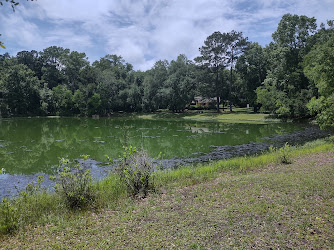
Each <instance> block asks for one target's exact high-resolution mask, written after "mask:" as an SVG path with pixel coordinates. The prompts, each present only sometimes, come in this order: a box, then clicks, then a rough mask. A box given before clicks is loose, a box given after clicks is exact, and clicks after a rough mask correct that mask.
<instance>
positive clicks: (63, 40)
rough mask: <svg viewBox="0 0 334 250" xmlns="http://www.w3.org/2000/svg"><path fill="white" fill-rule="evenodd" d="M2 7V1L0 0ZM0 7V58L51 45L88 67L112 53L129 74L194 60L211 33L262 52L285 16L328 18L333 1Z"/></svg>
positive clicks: (189, 0) (164, 0) (101, 1)
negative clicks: (239, 35) (240, 38)
mask: <svg viewBox="0 0 334 250" xmlns="http://www.w3.org/2000/svg"><path fill="white" fill-rule="evenodd" d="M2 2H4V1H2ZM19 2H20V5H18V6H17V7H16V11H15V12H13V11H12V9H11V7H10V5H9V4H8V3H4V6H0V34H2V36H1V37H0V41H2V42H4V44H5V46H6V49H1V48H0V54H3V53H6V52H8V53H10V55H12V56H15V55H16V53H17V52H19V51H23V50H27V51H31V50H37V51H42V50H43V49H45V48H47V47H49V46H60V47H63V48H69V49H70V50H71V51H78V52H85V53H86V55H87V57H88V58H89V61H90V62H93V61H95V60H99V59H100V58H101V57H104V56H105V55H107V54H116V55H120V56H122V57H123V59H124V60H125V61H126V62H128V63H131V64H132V65H133V66H134V69H135V70H142V71H144V70H148V69H150V68H151V67H152V66H153V65H154V63H155V62H157V61H158V60H164V59H167V60H168V61H171V60H175V59H176V58H177V56H178V55H179V54H185V55H186V56H187V57H188V59H191V60H192V59H193V58H195V57H197V56H199V51H198V49H199V48H200V47H201V46H202V45H203V44H204V40H205V39H206V38H207V37H208V36H209V35H211V34H212V33H213V32H215V31H220V32H222V33H223V32H230V31H231V30H236V31H238V32H240V31H241V32H243V35H244V36H245V37H248V39H249V41H251V42H258V43H259V44H261V45H262V46H265V45H267V44H269V43H270V42H271V41H272V37H271V34H272V33H273V32H274V31H275V30H276V29H277V25H278V23H279V21H280V19H281V17H282V16H283V15H284V14H286V13H290V14H297V15H306V16H308V17H315V18H316V19H317V22H318V25H319V24H320V23H321V22H323V23H326V21H327V20H331V19H334V0H247V1H246V0H37V1H33V2H31V1H28V2H27V1H25V0H21V1H19Z"/></svg>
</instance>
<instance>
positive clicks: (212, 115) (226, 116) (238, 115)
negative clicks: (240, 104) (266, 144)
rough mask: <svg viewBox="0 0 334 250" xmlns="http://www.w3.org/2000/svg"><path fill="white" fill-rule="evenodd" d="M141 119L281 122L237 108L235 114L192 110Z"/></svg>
mask: <svg viewBox="0 0 334 250" xmlns="http://www.w3.org/2000/svg"><path fill="white" fill-rule="evenodd" d="M138 117H139V118H141V119H154V120H157V119H169V120H170V119H182V120H192V121H205V122H208V121H214V122H224V123H251V124H267V123H271V122H280V120H279V119H272V118H270V116H269V115H268V114H264V113H254V112H252V111H251V110H250V109H245V108H235V109H234V111H233V112H230V111H228V110H225V111H221V113H216V112H215V111H213V110H201V111H196V110H190V111H188V112H185V113H170V112H161V113H154V114H142V115H139V116H138Z"/></svg>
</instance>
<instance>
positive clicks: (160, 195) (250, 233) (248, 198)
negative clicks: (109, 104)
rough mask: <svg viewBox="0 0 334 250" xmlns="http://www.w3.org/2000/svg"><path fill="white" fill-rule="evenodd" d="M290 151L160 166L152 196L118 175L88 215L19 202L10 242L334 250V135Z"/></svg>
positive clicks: (1, 243) (45, 202)
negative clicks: (131, 190) (130, 190)
mask: <svg viewBox="0 0 334 250" xmlns="http://www.w3.org/2000/svg"><path fill="white" fill-rule="evenodd" d="M290 152H291V156H290V157H291V161H292V163H291V164H281V163H280V157H279V154H278V152H277V151H274V152H271V153H266V154H263V155H259V156H252V157H239V158H234V159H230V160H226V161H218V162H212V163H210V164H205V165H198V166H188V167H182V168H180V169H176V170H172V171H160V172H157V173H156V176H155V181H156V185H157V190H158V191H157V193H152V194H151V195H150V196H149V197H148V198H147V199H144V200H132V199H129V198H127V194H126V192H125V191H124V190H125V188H124V186H122V183H121V182H120V181H119V178H118V177H117V176H115V175H110V176H109V177H108V178H107V179H105V180H103V181H101V182H99V183H97V184H96V185H95V191H96V193H97V196H98V199H97V201H96V204H94V206H93V207H92V208H91V209H89V210H86V211H81V212H69V211H68V210H67V209H66V207H65V206H64V204H63V201H61V200H59V199H58V198H57V196H56V195H55V194H50V193H42V194H34V195H32V196H29V197H26V200H22V202H19V203H17V204H16V207H15V206H14V205H15V204H14V205H13V206H14V207H15V209H17V210H16V213H17V217H18V221H19V222H20V223H21V224H20V225H19V226H20V227H19V229H18V231H17V232H16V233H15V234H14V235H2V236H1V237H2V238H1V239H0V248H46V247H51V248H73V247H75V248H107V247H109V248H124V249H125V248H162V247H164V248H165V247H166V248H167V247H168V248H185V249H201V248H234V247H236V248H251V247H255V248H327V249H328V248H333V247H334V237H333V233H332V232H333V229H334V210H333V207H334V143H333V139H327V140H318V141H315V142H312V143H308V144H306V145H304V146H302V147H297V148H296V147H291V151H290ZM29 211H30V212H29ZM20 213H21V215H20ZM0 216H1V215H0ZM29 216H30V219H28V218H27V217H29ZM21 217H22V218H24V219H25V221H23V219H22V218H21ZM20 218H21V219H20Z"/></svg>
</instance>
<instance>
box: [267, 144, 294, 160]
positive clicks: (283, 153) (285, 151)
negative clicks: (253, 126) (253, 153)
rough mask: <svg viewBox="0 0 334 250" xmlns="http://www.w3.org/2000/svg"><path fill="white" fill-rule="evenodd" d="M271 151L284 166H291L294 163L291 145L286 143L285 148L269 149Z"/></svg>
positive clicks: (271, 147)
mask: <svg viewBox="0 0 334 250" xmlns="http://www.w3.org/2000/svg"><path fill="white" fill-rule="evenodd" d="M269 151H270V152H272V153H276V154H277V157H278V159H279V161H280V162H281V163H283V164H290V163H292V160H291V148H290V145H289V144H288V143H287V142H286V143H285V144H284V147H281V148H275V147H273V146H270V147H269Z"/></svg>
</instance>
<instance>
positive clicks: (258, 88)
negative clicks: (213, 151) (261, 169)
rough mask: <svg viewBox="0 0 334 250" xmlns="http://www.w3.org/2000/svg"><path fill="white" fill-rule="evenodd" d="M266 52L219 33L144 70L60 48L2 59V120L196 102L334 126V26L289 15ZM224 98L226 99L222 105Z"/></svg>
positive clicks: (113, 58)
mask: <svg viewBox="0 0 334 250" xmlns="http://www.w3.org/2000/svg"><path fill="white" fill-rule="evenodd" d="M272 37H273V42H271V43H270V44H269V45H267V46H265V47H262V46H261V45H259V44H258V43H255V42H250V41H248V39H247V38H246V37H244V36H243V34H242V32H236V31H231V32H227V33H221V32H219V31H217V32H214V33H213V34H211V35H210V36H208V37H207V39H206V40H205V41H204V45H203V46H201V48H199V56H198V57H197V58H195V59H194V60H189V59H188V58H187V57H186V56H185V55H182V54H181V55H179V56H178V57H177V58H176V59H175V60H172V61H170V62H169V61H167V60H160V61H157V62H156V63H155V64H154V66H153V67H152V68H151V69H149V70H147V71H145V72H142V71H136V70H134V69H133V66H132V65H131V64H129V63H127V62H125V60H124V59H123V58H122V57H121V56H118V55H106V56H105V57H103V58H101V59H100V60H97V61H95V62H93V63H90V62H89V61H88V58H87V57H86V54H85V53H80V52H77V51H70V50H69V49H64V48H62V47H57V46H52V47H49V48H46V49H44V50H43V51H39V52H38V51H35V50H32V51H21V52H18V53H17V55H16V56H10V55H9V54H8V53H5V54H3V55H0V115H1V116H2V117H10V116H31V115H39V116H46V115H62V116H73V115H78V116H90V115H92V114H99V115H109V114H111V113H112V112H117V111H125V112H151V111H156V110H158V109H169V110H171V111H173V112H179V111H183V110H184V109H185V108H187V107H189V104H190V103H191V101H192V100H194V97H195V96H202V97H204V98H211V99H214V100H216V109H217V111H218V112H219V110H220V108H221V106H223V107H226V106H229V109H230V111H232V108H233V106H246V104H250V105H251V106H252V107H253V108H254V111H257V110H258V109H260V110H261V111H267V112H270V113H272V114H273V115H274V116H277V117H279V118H305V117H312V116H316V117H317V119H318V122H319V124H320V125H321V126H322V127H324V128H325V127H333V126H334V25H333V21H328V23H327V25H325V24H321V25H320V27H319V28H317V24H316V19H315V18H309V17H306V16H298V15H291V14H286V15H284V16H283V17H282V19H281V21H280V22H279V24H278V28H277V30H276V31H275V32H274V33H273V34H272ZM217 100H218V101H217Z"/></svg>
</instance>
